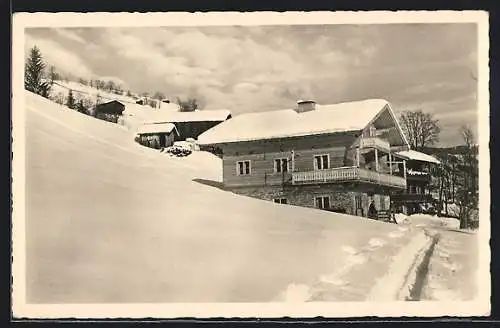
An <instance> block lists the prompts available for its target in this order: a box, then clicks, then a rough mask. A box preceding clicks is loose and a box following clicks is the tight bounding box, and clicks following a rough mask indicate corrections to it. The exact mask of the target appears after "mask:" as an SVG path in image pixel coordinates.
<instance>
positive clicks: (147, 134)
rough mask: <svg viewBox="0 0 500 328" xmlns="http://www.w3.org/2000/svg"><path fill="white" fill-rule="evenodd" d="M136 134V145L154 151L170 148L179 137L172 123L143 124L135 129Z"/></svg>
mask: <svg viewBox="0 0 500 328" xmlns="http://www.w3.org/2000/svg"><path fill="white" fill-rule="evenodd" d="M136 132H137V133H136V134H137V136H136V141H137V142H138V143H140V144H141V145H143V146H146V147H150V148H155V149H160V148H164V147H170V146H172V145H173V144H174V140H175V139H176V137H177V136H178V135H179V132H178V131H177V128H176V127H175V125H174V124H172V123H158V124H143V125H141V126H139V127H138V128H137V131H136Z"/></svg>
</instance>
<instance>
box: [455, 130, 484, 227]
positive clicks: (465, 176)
mask: <svg viewBox="0 0 500 328" xmlns="http://www.w3.org/2000/svg"><path fill="white" fill-rule="evenodd" d="M461 132H462V137H463V140H464V147H463V151H462V152H461V173H462V174H461V175H462V179H461V180H462V186H461V188H460V190H459V192H458V193H457V200H458V203H459V206H460V213H459V219H460V228H461V229H463V228H468V227H470V225H471V223H473V222H471V219H472V218H473V217H474V216H476V215H477V214H478V213H477V209H478V202H479V184H478V177H479V170H478V160H477V151H478V147H477V145H476V139H475V137H474V133H473V132H472V129H471V128H470V127H469V126H462V128H461Z"/></svg>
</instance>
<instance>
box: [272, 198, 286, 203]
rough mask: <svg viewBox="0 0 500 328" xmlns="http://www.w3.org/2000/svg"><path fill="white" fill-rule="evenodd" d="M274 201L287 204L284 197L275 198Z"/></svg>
mask: <svg viewBox="0 0 500 328" xmlns="http://www.w3.org/2000/svg"><path fill="white" fill-rule="evenodd" d="M274 202H275V203H277V204H288V200H287V199H286V198H275V199H274Z"/></svg>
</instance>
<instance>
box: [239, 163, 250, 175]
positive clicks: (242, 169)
mask: <svg viewBox="0 0 500 328" xmlns="http://www.w3.org/2000/svg"><path fill="white" fill-rule="evenodd" d="M236 174H237V175H248V174H250V161H239V162H238V163H237V164H236Z"/></svg>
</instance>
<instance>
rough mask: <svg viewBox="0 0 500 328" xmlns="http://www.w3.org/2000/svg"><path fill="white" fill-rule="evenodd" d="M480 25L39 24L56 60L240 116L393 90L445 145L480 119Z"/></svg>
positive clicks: (43, 44)
mask: <svg viewBox="0 0 500 328" xmlns="http://www.w3.org/2000/svg"><path fill="white" fill-rule="evenodd" d="M476 33H477V31H476V27H475V25H474V24H425V25H423V24H387V25H314V26H304V25H302V26H245V27H182V28H176V27H163V28H160V27H155V28H150V27H147V28H71V29H62V28H57V29H54V28H31V29H27V30H26V34H25V35H26V43H25V46H26V49H29V48H30V47H31V46H33V45H34V44H36V45H38V47H39V48H40V49H41V51H42V54H43V55H44V57H45V59H46V61H47V62H49V63H50V64H53V65H55V66H56V67H57V68H58V69H60V70H63V71H70V72H72V73H74V74H75V75H78V76H81V77H83V78H86V79H89V78H91V77H92V78H98V77H107V78H113V79H115V80H117V81H121V82H122V83H123V84H124V85H125V87H126V88H128V89H130V90H132V91H135V92H143V91H148V92H150V93H153V92H155V91H161V92H163V93H164V94H166V95H167V96H170V97H172V98H173V97H177V96H180V97H186V96H195V97H197V98H198V99H199V100H200V102H201V103H202V104H203V105H204V108H206V109H221V108H226V109H230V110H231V111H232V112H233V113H234V114H239V113H244V112H252V111H264V110H274V109H283V108H291V107H292V106H294V104H295V102H296V100H297V99H300V98H312V99H315V100H316V101H317V102H318V103H322V104H327V103H336V102H342V101H351V100H361V99H366V98H384V99H387V100H388V101H390V102H391V103H392V104H393V106H394V109H395V111H396V112H401V111H403V110H413V109H422V110H424V111H426V112H430V113H434V114H435V117H436V118H438V119H439V120H440V123H441V127H442V132H441V144H442V145H454V144H459V143H460V142H461V140H460V134H459V131H458V129H459V127H460V126H461V125H463V124H470V125H471V126H472V127H473V128H474V131H476V130H477V129H476V124H477V114H476V110H477V105H476V100H477V98H476V96H477V94H476V93H477V86H476V80H475V77H476V76H477V68H476V65H477V64H476V63H477V37H476Z"/></svg>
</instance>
